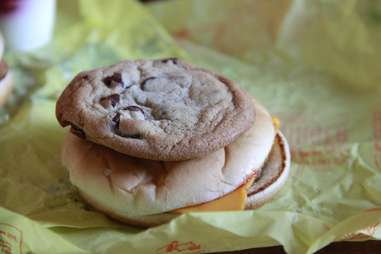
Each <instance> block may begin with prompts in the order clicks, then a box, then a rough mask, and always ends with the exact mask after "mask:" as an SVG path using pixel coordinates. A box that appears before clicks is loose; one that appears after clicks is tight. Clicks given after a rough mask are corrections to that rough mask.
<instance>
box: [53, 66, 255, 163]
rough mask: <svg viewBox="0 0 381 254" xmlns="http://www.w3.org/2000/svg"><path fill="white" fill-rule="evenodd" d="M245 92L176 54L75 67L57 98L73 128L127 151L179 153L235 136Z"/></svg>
mask: <svg viewBox="0 0 381 254" xmlns="http://www.w3.org/2000/svg"><path fill="white" fill-rule="evenodd" d="M254 114H255V111H254V108H253V104H252V101H251V97H250V96H249V95H247V94H246V93H244V92H243V91H242V90H241V89H240V88H239V87H238V85H237V84H235V83H234V82H233V81H231V80H228V79H226V78H224V77H222V76H220V75H217V74H215V73H212V72H210V71H207V70H204V69H200V68H197V67H194V66H191V65H189V64H186V63H184V62H183V61H180V60H177V59H161V60H137V61H124V62H121V63H118V64H115V65H112V66H109V67H104V68H99V69H95V70H91V71H86V72H82V73H80V74H79V75H78V76H77V77H76V78H75V79H74V80H73V81H72V82H71V83H70V84H69V85H68V86H67V87H66V89H65V90H64V92H63V93H62V95H61V96H60V98H59V100H58V101H57V107H56V115H57V119H58V121H59V122H60V124H61V125H62V126H68V125H70V126H71V129H72V132H73V133H75V134H77V135H79V136H81V137H85V138H86V139H88V140H90V141H92V142H94V143H98V144H101V145H104V146H107V147H109V148H111V149H113V150H115V151H118V152H120V153H123V154H126V155H130V156H133V157H138V158H143V159H151V160H162V161H181V160H187V159H194V158H199V157H202V156H205V154H208V153H211V152H213V151H216V150H218V149H220V148H222V147H225V146H226V145H228V144H230V143H232V142H233V141H234V140H236V139H237V138H238V137H239V136H240V135H241V134H242V133H244V132H245V131H246V130H248V129H249V128H250V126H251V125H252V124H253V122H254Z"/></svg>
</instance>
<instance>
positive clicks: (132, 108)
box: [122, 105, 145, 115]
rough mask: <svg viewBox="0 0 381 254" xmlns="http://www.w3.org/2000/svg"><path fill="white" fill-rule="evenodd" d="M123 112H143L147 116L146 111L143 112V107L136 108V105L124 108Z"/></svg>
mask: <svg viewBox="0 0 381 254" xmlns="http://www.w3.org/2000/svg"><path fill="white" fill-rule="evenodd" d="M122 110H128V111H140V112H142V114H143V115H144V114H145V113H144V110H143V109H142V108H141V107H138V106H134V105H132V106H127V107H124V108H122Z"/></svg>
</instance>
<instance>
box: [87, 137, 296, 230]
mask: <svg viewBox="0 0 381 254" xmlns="http://www.w3.org/2000/svg"><path fill="white" fill-rule="evenodd" d="M290 161H291V155H290V149H289V146H288V144H287V140H286V138H285V137H284V136H283V135H282V134H281V133H280V132H279V131H278V133H277V135H276V138H275V141H274V145H273V148H272V150H271V153H270V155H269V157H268V158H267V162H266V163H265V165H264V166H263V168H262V173H261V176H260V177H259V178H258V180H257V181H256V182H254V183H253V185H252V186H251V187H250V189H249V190H248V199H247V203H246V209H254V208H257V207H259V206H261V205H263V204H264V203H266V202H268V201H270V200H271V199H272V197H273V196H274V195H275V194H277V192H278V191H279V190H280V189H281V188H282V187H283V186H284V184H285V183H286V180H287V178H288V175H289V172H290ZM80 194H81V196H82V197H83V199H84V200H86V201H87V202H88V203H90V204H91V205H92V206H93V207H94V208H96V209H97V210H99V211H101V212H103V213H105V214H107V215H108V216H109V217H110V218H113V219H115V220H118V221H121V222H124V223H126V224H129V225H133V226H138V227H152V226H158V225H161V224H164V223H167V222H169V221H171V220H172V219H174V218H176V217H177V216H180V215H181V214H178V213H171V212H165V213H160V214H153V215H144V216H139V217H126V216H120V215H118V214H116V213H115V212H113V211H112V210H110V209H107V208H105V206H102V205H100V204H98V203H97V202H96V201H95V200H94V199H92V198H91V197H90V196H88V195H86V194H85V193H83V192H80Z"/></svg>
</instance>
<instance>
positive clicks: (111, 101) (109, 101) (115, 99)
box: [100, 93, 120, 108]
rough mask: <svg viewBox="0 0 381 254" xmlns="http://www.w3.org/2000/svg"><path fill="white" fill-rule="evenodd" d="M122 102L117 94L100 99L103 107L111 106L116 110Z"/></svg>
mask: <svg viewBox="0 0 381 254" xmlns="http://www.w3.org/2000/svg"><path fill="white" fill-rule="evenodd" d="M119 101H120V95H119V94H117V93H114V94H111V95H109V96H107V97H103V98H101V99H100V104H102V106H103V107H105V108H108V107H109V106H110V105H111V106H112V107H113V108H114V107H115V106H116V105H117V104H118V103H119Z"/></svg>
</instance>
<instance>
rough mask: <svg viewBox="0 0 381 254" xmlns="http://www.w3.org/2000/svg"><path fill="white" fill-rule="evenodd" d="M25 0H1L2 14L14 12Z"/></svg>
mask: <svg viewBox="0 0 381 254" xmlns="http://www.w3.org/2000/svg"><path fill="white" fill-rule="evenodd" d="M22 1H23V0H0V15H3V14H9V13H12V12H13V11H15V10H16V9H17V7H18V6H19V5H20V4H21V2H22Z"/></svg>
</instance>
